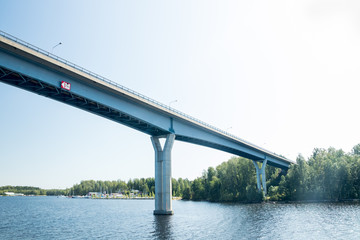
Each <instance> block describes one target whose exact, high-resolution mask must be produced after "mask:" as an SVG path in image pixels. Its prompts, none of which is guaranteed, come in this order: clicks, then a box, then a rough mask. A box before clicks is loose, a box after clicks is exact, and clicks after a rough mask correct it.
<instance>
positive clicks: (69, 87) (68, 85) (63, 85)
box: [61, 81, 71, 91]
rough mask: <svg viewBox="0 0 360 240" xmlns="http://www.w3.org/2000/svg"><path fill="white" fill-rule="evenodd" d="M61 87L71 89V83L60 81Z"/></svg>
mask: <svg viewBox="0 0 360 240" xmlns="http://www.w3.org/2000/svg"><path fill="white" fill-rule="evenodd" d="M61 88H63V89H66V90H68V91H70V89H71V84H70V83H68V82H65V81H61Z"/></svg>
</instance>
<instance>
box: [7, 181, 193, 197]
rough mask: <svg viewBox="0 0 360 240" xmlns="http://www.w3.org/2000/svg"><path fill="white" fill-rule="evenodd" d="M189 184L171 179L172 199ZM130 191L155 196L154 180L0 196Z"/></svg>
mask: <svg viewBox="0 0 360 240" xmlns="http://www.w3.org/2000/svg"><path fill="white" fill-rule="evenodd" d="M190 184H191V182H190V181H189V180H188V179H182V178H179V179H175V178H173V179H172V191H173V192H172V193H173V196H174V197H182V195H183V192H184V191H185V189H189V188H190ZM132 190H138V191H140V192H141V194H143V195H146V196H155V178H146V179H145V178H140V179H139V178H135V179H130V180H128V182H125V181H123V180H117V181H94V180H85V181H81V182H80V183H79V184H75V185H74V186H73V187H71V188H68V189H40V188H38V187H23V186H4V187H0V195H5V192H14V193H23V194H25V195H47V196H59V195H64V196H69V195H80V196H83V195H86V194H88V193H89V192H102V193H107V194H110V193H118V192H122V193H124V194H125V195H129V194H130V192H131V191H132Z"/></svg>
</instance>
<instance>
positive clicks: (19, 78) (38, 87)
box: [0, 66, 169, 136]
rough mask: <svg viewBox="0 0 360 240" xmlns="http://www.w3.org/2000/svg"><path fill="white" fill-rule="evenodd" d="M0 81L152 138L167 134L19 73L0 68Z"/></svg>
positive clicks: (141, 121) (99, 104) (94, 102)
mask: <svg viewBox="0 0 360 240" xmlns="http://www.w3.org/2000/svg"><path fill="white" fill-rule="evenodd" d="M0 81H1V82H4V83H7V84H9V85H12V86H16V87H18V88H22V89H25V90H27V91H30V92H34V93H37V94H39V95H42V96H44V97H48V98H51V99H54V100H57V101H60V102H63V103H66V104H69V105H71V106H74V107H77V108H80V109H82V110H85V111H88V112H91V113H94V114H96V115H99V116H101V117H105V118H108V119H110V120H113V121H115V122H118V123H121V124H124V125H126V126H128V127H131V128H134V129H136V130H139V131H141V132H144V133H146V134H149V135H152V136H159V135H165V134H168V133H169V132H167V131H163V130H161V129H159V128H157V127H155V126H152V125H151V124H149V123H147V122H145V121H143V120H140V119H137V118H134V117H132V116H130V115H128V114H126V113H123V112H121V111H119V110H117V109H113V108H110V107H108V106H105V105H103V104H101V103H99V102H96V101H93V100H91V99H88V98H85V97H82V96H79V95H76V94H74V93H71V92H69V91H67V90H64V89H61V88H60V87H56V86H52V85H50V84H48V83H45V82H43V81H40V80H37V79H34V78H31V77H28V76H25V75H23V74H21V73H18V72H15V71H11V70H9V69H7V68H4V67H2V66H0Z"/></svg>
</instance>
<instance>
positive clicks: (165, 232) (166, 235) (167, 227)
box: [153, 215, 173, 239]
mask: <svg viewBox="0 0 360 240" xmlns="http://www.w3.org/2000/svg"><path fill="white" fill-rule="evenodd" d="M172 219H173V216H172V215H154V232H153V234H154V235H153V236H154V237H155V239H172V238H173V236H172V232H171V230H172V229H171V227H172V226H171V221H172Z"/></svg>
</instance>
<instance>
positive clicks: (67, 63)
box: [0, 30, 286, 159]
mask: <svg viewBox="0 0 360 240" xmlns="http://www.w3.org/2000/svg"><path fill="white" fill-rule="evenodd" d="M0 35H1V36H3V37H5V38H7V39H9V40H11V41H14V42H16V43H19V44H21V45H23V46H25V47H27V48H30V49H32V50H34V51H36V52H38V53H41V54H43V55H45V56H48V57H50V58H52V59H55V60H57V61H59V62H61V63H64V64H66V65H68V66H70V67H73V68H75V69H77V70H79V71H81V72H83V73H86V74H88V75H90V76H93V77H95V78H97V79H99V80H101V81H103V82H106V83H108V84H111V85H113V86H115V87H117V88H120V89H121V90H124V91H126V92H128V93H131V94H134V95H136V96H138V97H140V98H142V99H144V100H146V101H148V102H150V103H153V104H155V105H158V106H160V107H162V108H165V109H167V110H169V111H171V112H174V113H177V114H179V115H181V116H183V117H185V118H188V119H190V120H192V121H195V122H197V123H199V124H201V125H203V126H206V127H207V128H210V129H212V130H215V131H217V132H220V133H222V134H224V135H226V136H228V137H232V138H234V139H236V140H239V141H241V142H243V143H245V144H247V145H249V146H252V147H254V148H257V149H260V150H262V151H264V152H266V153H269V154H271V155H275V156H277V157H279V158H282V159H286V158H284V157H282V156H280V155H278V154H276V153H273V152H270V151H269V150H266V149H264V148H262V147H260V146H257V145H255V144H253V143H250V142H248V141H246V140H244V139H242V138H239V137H237V136H235V135H233V134H231V133H229V132H226V131H224V130H222V129H220V128H217V127H214V126H212V125H210V124H208V123H206V122H203V121H201V120H199V119H197V118H195V117H192V116H190V115H188V114H186V113H183V112H181V111H179V110H176V109H174V108H172V107H170V106H167V105H165V104H163V103H161V102H159V101H156V100H154V99H152V98H149V97H147V96H145V95H143V94H141V93H138V92H136V91H134V90H132V89H130V88H127V87H125V86H123V85H121V84H119V83H117V82H114V81H111V80H110V79H107V78H105V77H103V76H101V75H99V74H97V73H94V72H92V71H89V70H87V69H85V68H83V67H81V66H79V65H77V64H75V63H72V62H70V61H67V60H66V59H63V58H61V57H59V56H56V55H55V54H52V53H50V52H48V51H46V50H43V49H41V48H39V47H37V46H34V45H32V44H30V43H28V42H25V41H24V40H21V39H19V38H17V37H14V36H12V35H10V34H8V33H6V32H4V31H1V30H0Z"/></svg>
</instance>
